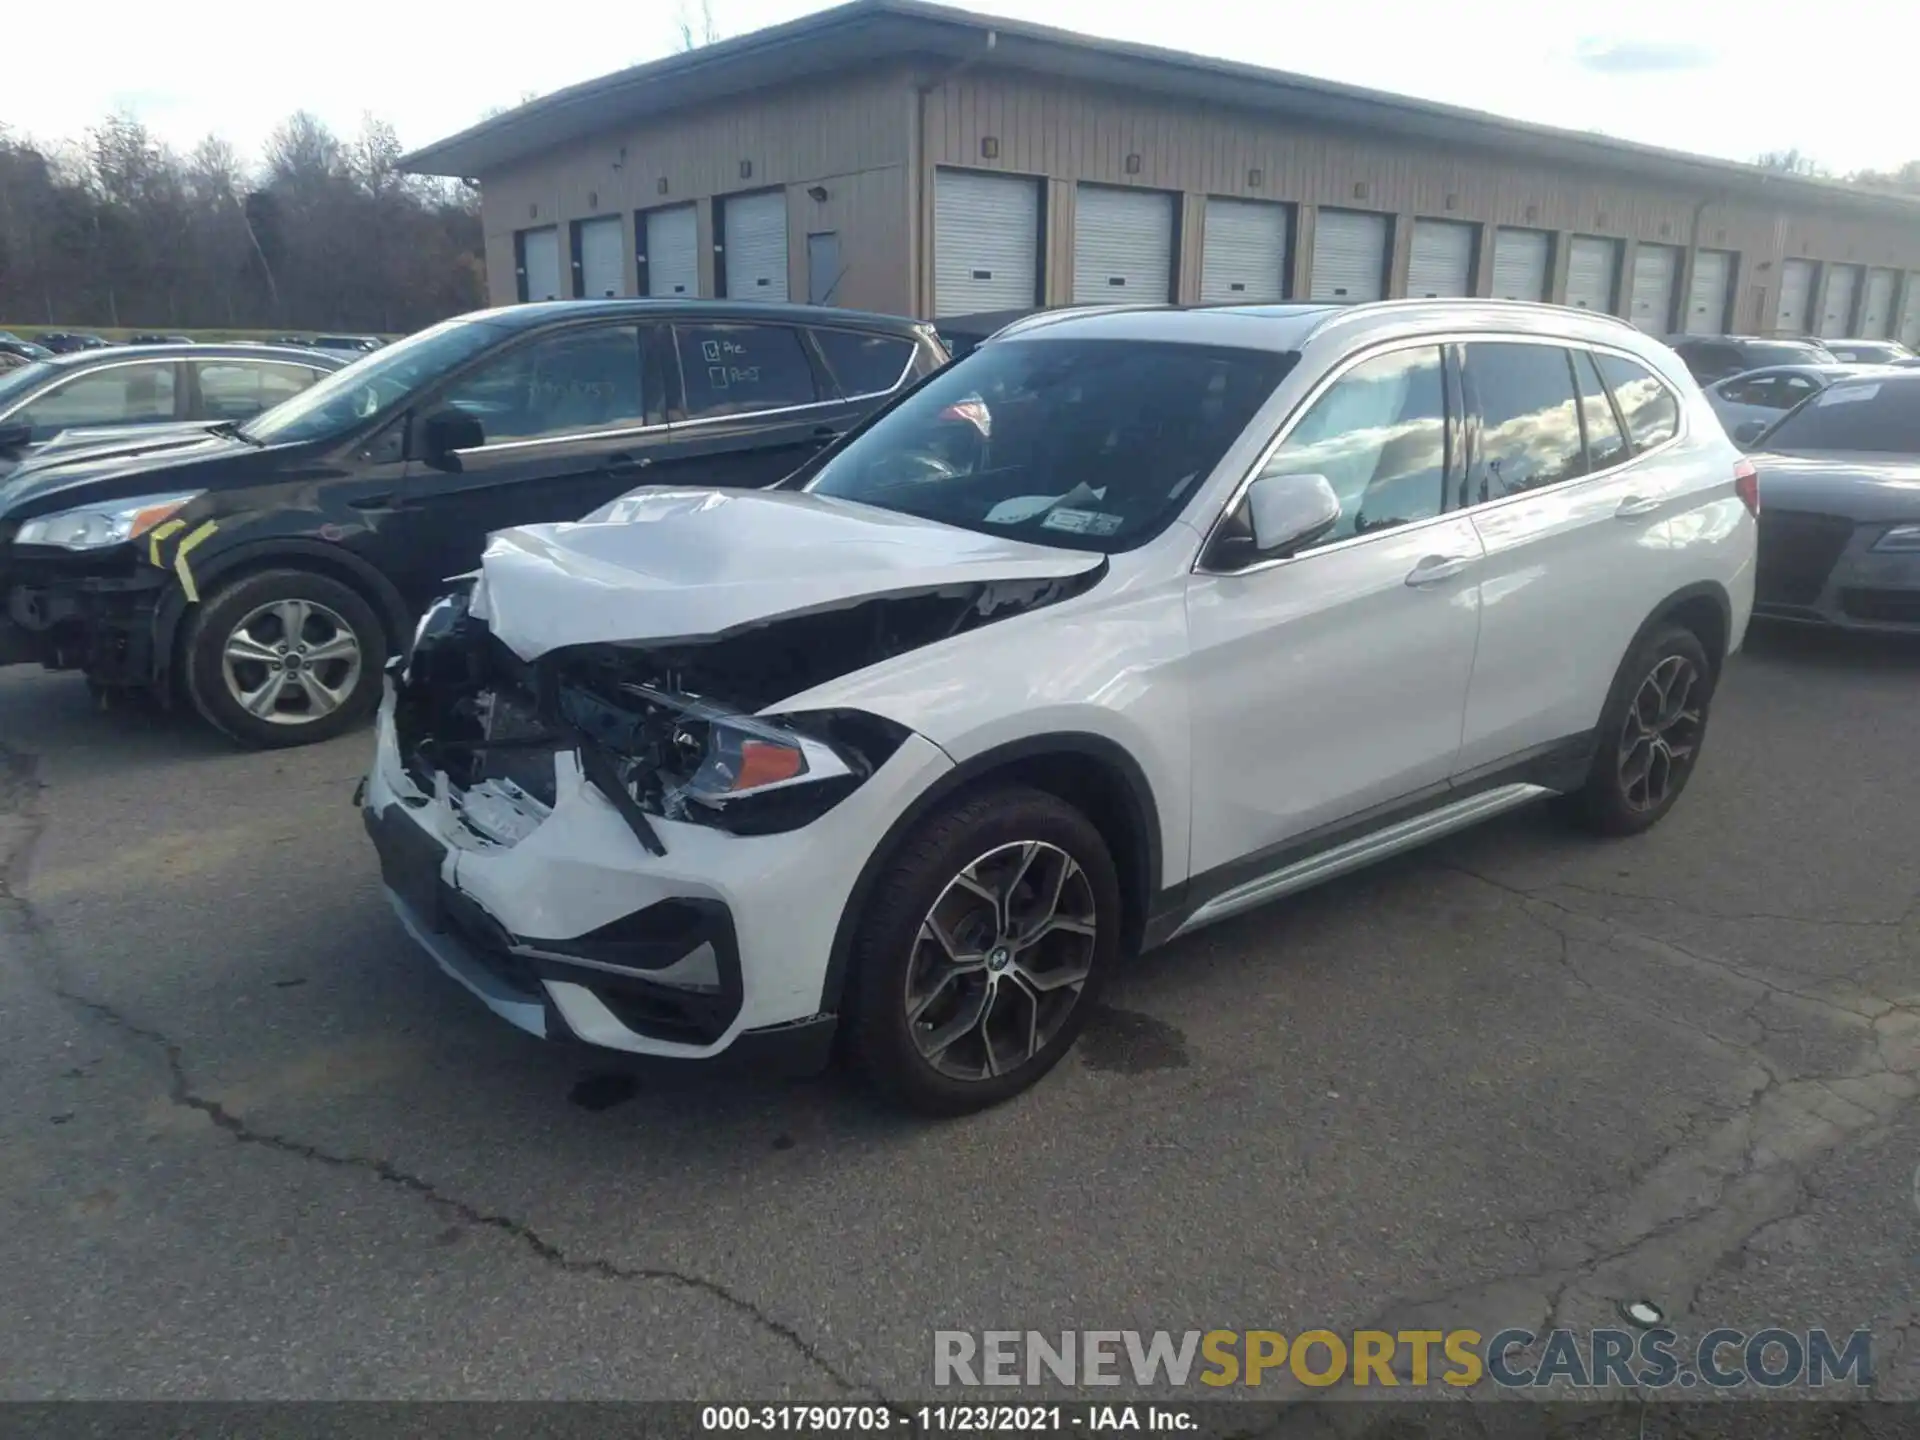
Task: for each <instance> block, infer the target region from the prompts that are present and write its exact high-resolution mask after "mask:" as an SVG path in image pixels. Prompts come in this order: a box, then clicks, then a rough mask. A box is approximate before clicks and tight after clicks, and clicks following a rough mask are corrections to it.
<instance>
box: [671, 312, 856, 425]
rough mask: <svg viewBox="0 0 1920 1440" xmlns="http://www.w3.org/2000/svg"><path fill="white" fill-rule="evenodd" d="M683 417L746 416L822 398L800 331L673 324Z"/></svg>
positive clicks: (761, 326) (788, 328) (760, 327)
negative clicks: (683, 399) (683, 390)
mask: <svg viewBox="0 0 1920 1440" xmlns="http://www.w3.org/2000/svg"><path fill="white" fill-rule="evenodd" d="M673 333H674V337H675V340H676V342H677V343H678V345H679V348H680V374H681V375H682V377H683V378H684V379H685V381H686V386H687V418H688V419H690V420H703V419H707V418H710V417H712V416H716V415H749V414H752V413H753V412H754V411H756V410H778V409H781V408H783V407H785V406H789V405H811V404H813V403H814V402H815V401H817V400H818V399H819V398H820V395H819V392H818V390H817V389H816V388H815V385H814V378H813V366H812V365H811V364H810V363H809V362H808V360H807V352H806V351H805V350H804V349H803V348H802V347H801V344H800V332H799V331H798V330H795V329H793V328H791V327H790V326H786V325H676V326H674V327H673Z"/></svg>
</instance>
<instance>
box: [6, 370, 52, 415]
mask: <svg viewBox="0 0 1920 1440" xmlns="http://www.w3.org/2000/svg"><path fill="white" fill-rule="evenodd" d="M57 373H59V372H58V371H57V370H56V368H55V367H54V366H52V365H49V364H47V363H46V362H45V361H42V360H29V361H28V362H27V363H26V364H25V365H19V366H16V367H15V368H13V369H11V370H0V412H4V411H5V410H6V409H7V407H8V406H10V405H11V404H12V403H13V402H14V401H16V400H18V399H20V398H21V397H22V396H24V395H27V394H29V393H30V392H32V391H33V390H36V389H38V388H39V386H40V385H41V384H43V383H44V382H45V381H46V380H47V378H48V377H49V376H51V375H55V374H57Z"/></svg>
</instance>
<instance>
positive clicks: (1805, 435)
mask: <svg viewBox="0 0 1920 1440" xmlns="http://www.w3.org/2000/svg"><path fill="white" fill-rule="evenodd" d="M1762 443H1763V444H1764V445H1765V447H1766V448H1767V449H1769V450H1844V451H1858V452H1862V453H1876V454H1894V455H1920V380H1917V379H1907V378H1904V377H1903V378H1902V379H1900V380H1873V381H1865V380H1842V381H1841V382H1840V383H1839V384H1837V385H1831V386H1829V387H1828V388H1827V389H1825V390H1822V391H1821V392H1820V393H1819V394H1818V395H1815V396H1814V397H1813V398H1812V399H1811V400H1807V401H1805V402H1804V403H1802V404H1801V405H1800V406H1799V407H1798V408H1796V409H1793V410H1790V411H1788V412H1787V414H1786V415H1785V416H1783V417H1782V418H1781V420H1780V423H1779V424H1777V425H1775V426H1774V427H1773V429H1772V430H1771V431H1770V432H1768V433H1767V434H1766V435H1765V436H1763V437H1762Z"/></svg>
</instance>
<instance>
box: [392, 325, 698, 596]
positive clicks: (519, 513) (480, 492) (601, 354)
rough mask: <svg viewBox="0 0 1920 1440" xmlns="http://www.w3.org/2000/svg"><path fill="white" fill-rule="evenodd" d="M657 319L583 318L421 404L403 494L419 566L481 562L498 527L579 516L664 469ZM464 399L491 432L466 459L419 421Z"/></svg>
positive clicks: (460, 405)
mask: <svg viewBox="0 0 1920 1440" xmlns="http://www.w3.org/2000/svg"><path fill="white" fill-rule="evenodd" d="M652 329H653V327H651V326H638V325H631V324H613V325H589V326H576V327H571V328H569V329H565V330H560V331H555V332H549V333H547V334H544V335H537V336H535V337H533V338H531V339H529V340H527V341H525V342H523V343H521V344H519V345H515V346H513V347H512V348H510V349H508V350H506V351H503V352H502V353H500V354H499V355H496V356H494V357H493V358H492V359H490V360H488V361H487V362H486V363H485V364H483V365H481V366H480V367H479V368H478V369H476V370H473V371H470V372H468V373H467V374H466V375H464V376H462V377H461V378H459V379H458V380H455V381H454V382H453V383H452V384H451V385H450V386H448V387H447V388H446V389H445V390H444V391H443V392H441V393H440V394H439V395H437V396H436V397H435V398H434V399H432V400H430V401H428V402H426V403H424V404H423V405H422V406H421V407H420V408H419V410H418V411H417V412H416V415H415V420H416V433H415V435H414V437H413V440H412V441H411V445H410V449H409V451H408V454H409V455H410V456H411V457H412V458H411V459H410V460H409V462H408V466H407V480H406V485H405V487H404V491H403V495H402V508H403V510H404V512H405V513H404V520H403V524H404V526H405V530H406V534H407V538H408V542H409V544H410V546H411V547H412V550H413V554H414V556H415V557H416V565H415V566H413V567H410V568H415V569H420V570H425V571H430V572H431V575H432V578H433V579H434V580H435V581H436V582H437V581H438V580H439V579H443V578H445V577H446V576H449V575H455V574H459V573H461V572H463V571H466V570H471V569H472V568H473V567H474V565H475V564H476V563H477V562H478V561H479V558H480V552H481V551H482V550H483V549H484V548H485V545H486V538H487V536H488V535H489V534H491V533H492V532H493V531H495V530H502V529H505V528H506V527H508V526H511V525H530V524H538V523H543V522H550V521H563V520H578V519H580V518H581V517H582V516H584V515H585V514H587V513H588V512H589V511H591V510H594V509H596V508H597V507H599V506H601V505H603V504H605V503H606V502H607V501H609V500H611V499H613V498H614V497H616V496H618V495H621V494H624V493H625V492H626V491H628V490H631V489H633V488H635V487H636V486H639V485H644V484H647V483H649V482H650V480H651V479H652V473H651V472H652V469H653V463H654V460H655V459H656V457H657V456H659V455H660V454H661V453H662V451H663V450H664V449H665V447H666V443H667V439H668V430H667V426H666V421H665V414H664V410H663V406H662V402H661V399H660V396H659V390H658V386H657V384H650V383H648V381H647V380H646V378H645V377H646V376H648V375H650V374H657V370H656V369H654V368H652V367H649V366H648V365H647V364H646V363H645V361H644V354H643V346H644V344H646V343H647V342H648V341H649V340H650V338H651V337H650V332H651V331H652ZM446 407H453V408H457V409H460V410H464V411H466V412H467V413H468V414H471V415H473V416H475V417H476V418H477V419H478V420H479V421H480V424H481V429H482V432H483V434H484V435H485V443H484V444H481V445H479V446H477V447H475V448H473V449H468V450H462V451H460V452H459V453H458V455H457V460H458V465H459V468H458V469H457V470H454V469H443V468H439V467H436V466H433V465H429V464H428V463H426V461H425V460H424V459H423V458H421V457H422V450H421V446H420V437H419V435H418V424H417V422H418V420H419V418H420V417H422V416H424V415H426V414H429V413H431V412H432V411H435V410H438V409H442V408H446Z"/></svg>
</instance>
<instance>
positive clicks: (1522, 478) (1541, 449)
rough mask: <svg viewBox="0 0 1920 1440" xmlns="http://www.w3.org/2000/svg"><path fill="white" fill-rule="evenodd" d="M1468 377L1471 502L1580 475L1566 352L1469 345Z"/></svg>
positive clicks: (1551, 347)
mask: <svg viewBox="0 0 1920 1440" xmlns="http://www.w3.org/2000/svg"><path fill="white" fill-rule="evenodd" d="M1467 379H1468V382H1469V383H1470V384H1471V385H1472V387H1473V393H1474V396H1475V398H1476V400H1477V402H1478V404H1479V408H1480V446H1479V454H1478V459H1477V461H1476V463H1475V465H1474V471H1475V473H1474V476H1473V478H1472V480H1471V481H1470V487H1469V495H1468V502H1469V503H1470V504H1477V503H1481V502H1484V501H1488V500H1498V499H1500V498H1502V497H1503V496H1507V495H1518V494H1521V493H1522V492H1524V491H1527V490H1537V489H1539V488H1540V487H1541V486H1543V485H1557V484H1559V483H1560V482H1561V481H1562V480H1572V479H1574V478H1576V477H1578V476H1580V475H1582V474H1584V473H1586V457H1585V455H1584V453H1583V451H1582V449H1581V442H1580V419H1579V416H1578V415H1577V414H1576V413H1575V410H1574V402H1575V396H1574V392H1573V369H1572V366H1571V364H1570V358H1569V356H1568V354H1567V352H1566V351H1565V350H1562V349H1561V348H1560V347H1559V346H1557V345H1504V344H1486V343H1482V344H1470V345H1468V346H1467Z"/></svg>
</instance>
